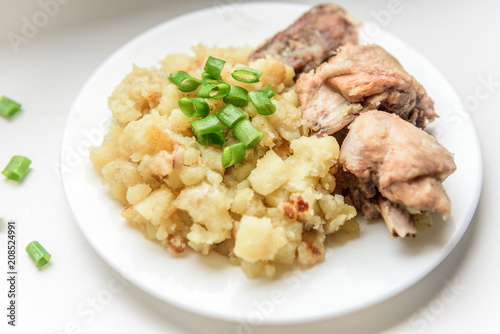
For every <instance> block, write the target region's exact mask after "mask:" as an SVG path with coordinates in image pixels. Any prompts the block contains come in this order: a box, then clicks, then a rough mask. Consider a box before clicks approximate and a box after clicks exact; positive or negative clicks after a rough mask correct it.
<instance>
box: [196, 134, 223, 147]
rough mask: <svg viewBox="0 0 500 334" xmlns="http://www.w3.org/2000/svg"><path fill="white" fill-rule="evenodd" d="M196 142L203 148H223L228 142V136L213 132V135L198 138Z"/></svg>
mask: <svg viewBox="0 0 500 334" xmlns="http://www.w3.org/2000/svg"><path fill="white" fill-rule="evenodd" d="M196 140H197V141H198V143H200V145H202V146H205V145H219V146H222V145H224V143H225V142H226V136H225V135H224V132H213V133H207V134H205V135H202V136H196Z"/></svg>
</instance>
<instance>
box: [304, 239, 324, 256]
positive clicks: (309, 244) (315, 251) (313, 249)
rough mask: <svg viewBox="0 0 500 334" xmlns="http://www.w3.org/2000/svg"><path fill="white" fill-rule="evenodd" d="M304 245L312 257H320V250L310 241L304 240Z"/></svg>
mask: <svg viewBox="0 0 500 334" xmlns="http://www.w3.org/2000/svg"><path fill="white" fill-rule="evenodd" d="M306 247H307V250H309V252H311V254H312V255H313V256H314V257H320V256H321V251H320V250H319V249H318V247H316V246H315V245H314V244H313V243H312V242H311V241H306Z"/></svg>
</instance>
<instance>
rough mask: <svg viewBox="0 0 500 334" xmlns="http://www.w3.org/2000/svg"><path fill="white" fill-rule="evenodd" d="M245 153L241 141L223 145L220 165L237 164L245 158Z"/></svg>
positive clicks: (245, 150) (225, 166)
mask: <svg viewBox="0 0 500 334" xmlns="http://www.w3.org/2000/svg"><path fill="white" fill-rule="evenodd" d="M246 153H247V149H246V147H245V144H243V143H238V144H234V145H231V146H227V147H224V150H223V151H222V167H223V168H227V167H230V166H232V165H236V164H239V163H240V162H242V161H243V160H245V155H246Z"/></svg>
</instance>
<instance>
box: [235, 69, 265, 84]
mask: <svg viewBox="0 0 500 334" xmlns="http://www.w3.org/2000/svg"><path fill="white" fill-rule="evenodd" d="M261 75H262V72H261V71H259V70H255V69H253V68H250V67H240V68H238V69H236V70H234V71H233V73H231V76H232V77H233V78H234V80H236V81H239V82H245V83H255V82H259V78H260V76H261Z"/></svg>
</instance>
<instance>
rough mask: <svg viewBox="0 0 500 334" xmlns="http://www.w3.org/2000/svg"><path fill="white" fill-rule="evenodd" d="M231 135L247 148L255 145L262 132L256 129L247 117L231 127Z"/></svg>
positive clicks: (261, 136)
mask: <svg viewBox="0 0 500 334" xmlns="http://www.w3.org/2000/svg"><path fill="white" fill-rule="evenodd" d="M233 135H234V136H235V137H236V139H238V140H239V141H240V142H242V143H243V144H244V145H245V147H246V148H247V149H252V148H254V147H255V146H257V145H258V144H259V143H260V141H261V140H262V138H263V137H264V134H263V133H261V132H259V131H257V129H256V128H255V127H254V126H253V124H252V122H250V120H249V119H244V120H242V121H240V122H239V123H238V124H236V126H235V127H234V129H233Z"/></svg>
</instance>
